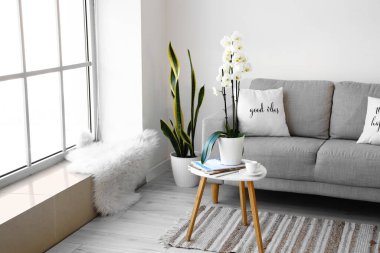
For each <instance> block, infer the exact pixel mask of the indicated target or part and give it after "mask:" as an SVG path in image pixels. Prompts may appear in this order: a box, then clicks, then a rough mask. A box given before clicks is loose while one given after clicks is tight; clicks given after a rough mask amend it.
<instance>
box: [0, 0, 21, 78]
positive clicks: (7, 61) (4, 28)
mask: <svg viewBox="0 0 380 253" xmlns="http://www.w3.org/2000/svg"><path fill="white" fill-rule="evenodd" d="M0 34H1V39H0V75H9V74H15V73H20V72H21V71H22V57H21V39H20V37H21V35H20V23H19V15H18V4H17V0H6V1H4V0H2V1H0Z"/></svg>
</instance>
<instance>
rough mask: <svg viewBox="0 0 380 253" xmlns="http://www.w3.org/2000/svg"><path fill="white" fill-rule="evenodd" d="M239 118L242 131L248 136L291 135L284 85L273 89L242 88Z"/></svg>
mask: <svg viewBox="0 0 380 253" xmlns="http://www.w3.org/2000/svg"><path fill="white" fill-rule="evenodd" d="M238 120H239V127H240V131H241V132H242V133H243V134H245V135H248V136H290V135H289V130H288V126H287V125H286V119H285V111H284V95H283V89H282V87H281V88H279V89H272V90H252V89H242V90H241V91H240V94H239V104H238Z"/></svg>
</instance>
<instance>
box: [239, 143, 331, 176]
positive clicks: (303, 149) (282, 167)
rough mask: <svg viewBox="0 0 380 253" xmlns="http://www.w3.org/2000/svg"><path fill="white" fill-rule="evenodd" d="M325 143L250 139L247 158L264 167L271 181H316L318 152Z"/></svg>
mask: <svg viewBox="0 0 380 253" xmlns="http://www.w3.org/2000/svg"><path fill="white" fill-rule="evenodd" d="M323 142H325V140H321V139H314V138H303V137H247V138H246V140H245V143H244V157H245V158H246V159H250V160H255V161H258V162H259V163H261V164H263V165H264V166H265V167H266V168H267V171H268V174H267V177H272V178H284V179H293V180H308V181H314V167H315V161H316V158H317V151H318V149H319V147H320V146H321V145H322V144H323Z"/></svg>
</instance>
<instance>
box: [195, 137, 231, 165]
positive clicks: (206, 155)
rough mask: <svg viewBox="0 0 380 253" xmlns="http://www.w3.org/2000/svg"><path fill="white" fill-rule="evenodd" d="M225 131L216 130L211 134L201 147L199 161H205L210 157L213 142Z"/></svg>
mask: <svg viewBox="0 0 380 253" xmlns="http://www.w3.org/2000/svg"><path fill="white" fill-rule="evenodd" d="M225 135H226V133H225V132H222V131H217V132H215V133H213V134H211V135H210V136H209V137H208V139H207V141H206V143H205V144H204V146H203V149H202V155H201V162H202V163H205V162H206V161H207V159H208V158H209V157H210V154H211V151H212V148H213V147H214V144H215V142H216V141H217V140H218V138H219V137H222V136H225Z"/></svg>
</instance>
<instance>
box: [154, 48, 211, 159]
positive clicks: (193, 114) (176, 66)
mask: <svg viewBox="0 0 380 253" xmlns="http://www.w3.org/2000/svg"><path fill="white" fill-rule="evenodd" d="M187 54H188V57H189V62H190V69H191V104H190V122H189V123H188V124H185V122H184V116H183V112H182V107H181V96H180V87H179V76H180V70H181V67H180V62H179V60H178V58H177V56H176V54H175V52H174V49H173V47H172V44H171V43H169V48H168V58H169V64H170V77H169V83H170V92H171V95H172V98H173V116H174V123H173V121H172V120H170V124H168V123H167V122H165V121H164V120H160V123H161V130H162V132H163V134H164V135H165V136H166V137H167V138H168V139H169V141H170V143H171V144H172V146H173V148H174V151H175V153H176V156H177V157H195V156H196V155H195V150H194V140H195V131H196V127H197V119H198V115H199V110H200V107H201V105H202V102H203V98H204V95H205V88H204V86H202V87H201V88H200V89H199V91H198V96H197V97H198V98H197V105H196V106H195V99H196V91H197V81H196V77H195V71H194V67H193V63H192V60H191V54H190V51H189V50H187ZM186 125H187V126H186Z"/></svg>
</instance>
